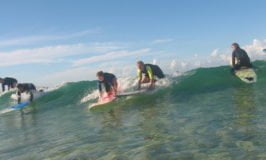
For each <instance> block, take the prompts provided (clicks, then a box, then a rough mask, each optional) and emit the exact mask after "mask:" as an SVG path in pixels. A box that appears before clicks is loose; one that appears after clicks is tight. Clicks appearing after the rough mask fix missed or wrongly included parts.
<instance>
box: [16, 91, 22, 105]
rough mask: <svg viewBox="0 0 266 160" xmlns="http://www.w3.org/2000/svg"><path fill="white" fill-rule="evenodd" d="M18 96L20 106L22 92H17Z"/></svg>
mask: <svg viewBox="0 0 266 160" xmlns="http://www.w3.org/2000/svg"><path fill="white" fill-rule="evenodd" d="M17 96H18V104H20V102H21V92H20V91H18V92H17Z"/></svg>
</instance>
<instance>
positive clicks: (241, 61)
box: [231, 43, 252, 71]
mask: <svg viewBox="0 0 266 160" xmlns="http://www.w3.org/2000/svg"><path fill="white" fill-rule="evenodd" d="M231 47H232V49H233V53H232V65H233V71H235V70H239V69H241V68H252V64H251V62H250V58H249V56H248V54H247V52H246V51H245V50H243V49H241V48H240V46H239V44H238V43H233V44H232V46H231Z"/></svg>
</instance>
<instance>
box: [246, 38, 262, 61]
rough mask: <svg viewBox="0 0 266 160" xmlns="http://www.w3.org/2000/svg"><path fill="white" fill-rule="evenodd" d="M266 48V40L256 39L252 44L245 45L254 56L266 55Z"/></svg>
mask: <svg viewBox="0 0 266 160" xmlns="http://www.w3.org/2000/svg"><path fill="white" fill-rule="evenodd" d="M265 48H266V40H264V41H261V40H257V39H254V40H253V42H252V44H249V45H246V46H244V49H246V51H247V52H248V53H249V55H250V56H252V57H253V58H255V59H256V58H261V56H265V55H266V53H265V52H263V50H264V49H265Z"/></svg>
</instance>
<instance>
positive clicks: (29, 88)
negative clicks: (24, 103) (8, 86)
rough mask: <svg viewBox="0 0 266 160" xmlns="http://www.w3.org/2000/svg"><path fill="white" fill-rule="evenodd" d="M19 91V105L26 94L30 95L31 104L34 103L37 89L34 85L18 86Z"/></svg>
mask: <svg viewBox="0 0 266 160" xmlns="http://www.w3.org/2000/svg"><path fill="white" fill-rule="evenodd" d="M17 88H18V91H17V95H18V103H20V102H21V94H22V93H24V92H26V93H27V94H30V102H32V101H33V98H34V97H33V92H34V91H36V87H35V86H34V84H32V83H20V84H18V85H17Z"/></svg>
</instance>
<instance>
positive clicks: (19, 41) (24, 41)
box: [0, 29, 100, 47]
mask: <svg viewBox="0 0 266 160" xmlns="http://www.w3.org/2000/svg"><path fill="white" fill-rule="evenodd" d="M99 32H100V31H99V29H94V30H84V31H81V32H76V33H71V34H65V35H34V36H25V37H17V38H11V39H7V40H0V47H8V46H17V45H28V44H35V43H37V42H43V41H55V40H67V39H72V38H78V37H84V36H88V35H90V34H96V33H99Z"/></svg>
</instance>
